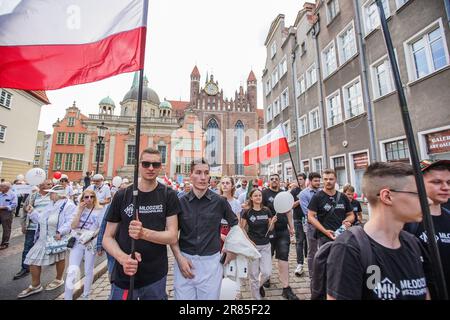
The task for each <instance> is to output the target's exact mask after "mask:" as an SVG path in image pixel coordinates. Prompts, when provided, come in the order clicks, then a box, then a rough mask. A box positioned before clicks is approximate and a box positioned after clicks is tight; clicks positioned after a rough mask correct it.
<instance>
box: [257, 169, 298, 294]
mask: <svg viewBox="0 0 450 320" xmlns="http://www.w3.org/2000/svg"><path fill="white" fill-rule="evenodd" d="M280 192H282V191H281V190H280V176H279V175H278V174H276V173H275V174H271V175H270V177H269V188H268V189H266V190H263V192H262V196H263V202H262V203H263V206H265V207H267V208H269V209H270V210H271V211H272V215H273V216H274V220H275V228H274V235H273V238H271V239H270V243H271V244H272V255H274V254H275V258H276V259H278V271H279V277H280V282H281V284H282V286H283V291H282V294H281V295H282V296H283V297H284V298H286V299H288V300H299V299H298V297H297V296H296V295H295V293H294V292H293V291H292V288H291V287H290V286H289V263H288V260H289V247H290V245H291V234H293V233H294V223H293V219H292V211H289V212H278V213H277V212H276V211H275V208H274V206H273V202H274V200H275V197H276V195H277V194H278V193H280ZM264 286H265V287H266V288H267V287H269V286H270V279H269V280H267V281H266V283H264Z"/></svg>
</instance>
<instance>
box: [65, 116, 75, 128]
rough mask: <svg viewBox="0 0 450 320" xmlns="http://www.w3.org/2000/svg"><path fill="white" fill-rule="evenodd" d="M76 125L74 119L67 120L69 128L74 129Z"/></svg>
mask: <svg viewBox="0 0 450 320" xmlns="http://www.w3.org/2000/svg"><path fill="white" fill-rule="evenodd" d="M74 125H75V118H74V117H69V118H67V126H68V127H73V126H74Z"/></svg>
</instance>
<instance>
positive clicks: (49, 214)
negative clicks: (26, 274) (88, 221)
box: [17, 185, 76, 298]
mask: <svg viewBox="0 0 450 320" xmlns="http://www.w3.org/2000/svg"><path fill="white" fill-rule="evenodd" d="M45 191H47V192H48V193H49V194H50V200H51V203H50V204H49V205H48V206H47V207H46V208H44V210H42V211H40V212H39V211H37V210H34V208H33V207H31V206H29V207H28V208H27V212H29V213H28V214H29V218H30V219H31V221H33V222H34V223H38V224H39V232H36V234H37V235H38V237H39V238H38V240H37V241H36V242H35V244H34V246H33V247H32V248H31V250H30V251H29V252H28V254H27V256H26V258H25V262H24V263H25V264H27V265H29V266H30V271H31V285H30V286H29V287H28V288H26V289H25V290H23V291H22V292H21V293H19V295H18V296H17V297H18V298H25V297H28V296H30V295H32V294H35V293H38V292H41V291H42V290H44V288H43V287H42V285H41V271H42V267H43V266H49V265H52V264H55V265H56V279H55V280H53V281H52V282H50V283H49V284H48V285H47V286H46V287H45V290H54V289H56V288H59V287H60V286H61V285H63V284H64V280H63V275H64V268H65V259H66V252H65V251H63V252H60V253H55V254H49V253H48V250H47V244H48V241H47V239H48V238H51V237H53V238H54V239H55V240H60V239H61V238H62V237H64V236H66V235H67V234H69V233H70V223H71V222H72V219H73V215H74V213H75V210H76V206H75V204H74V203H73V201H72V200H69V199H68V198H67V195H66V190H65V188H64V187H63V186H60V185H57V186H54V187H53V188H52V189H49V190H45Z"/></svg>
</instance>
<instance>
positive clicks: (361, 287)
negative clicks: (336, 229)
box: [326, 162, 428, 300]
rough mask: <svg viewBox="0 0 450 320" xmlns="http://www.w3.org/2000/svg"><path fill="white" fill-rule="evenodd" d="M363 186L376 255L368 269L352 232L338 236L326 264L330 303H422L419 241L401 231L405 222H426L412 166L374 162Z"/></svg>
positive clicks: (423, 290) (367, 226)
mask: <svg viewBox="0 0 450 320" xmlns="http://www.w3.org/2000/svg"><path fill="white" fill-rule="evenodd" d="M362 184H363V192H364V194H365V195H366V197H367V199H368V200H369V204H370V207H371V217H370V220H369V221H368V222H367V223H366V224H365V225H364V232H365V234H366V235H367V236H368V239H367V240H368V241H369V243H370V247H371V256H372V257H371V259H370V262H369V265H367V262H366V263H365V262H364V261H362V260H363V255H362V253H361V248H360V246H359V244H358V241H357V239H356V237H355V235H354V234H353V233H352V232H350V231H345V232H344V233H343V234H342V235H341V236H339V237H338V238H337V239H336V241H335V242H334V243H333V244H332V246H331V248H330V254H329V256H328V260H327V268H326V269H327V275H326V277H327V299H329V300H335V299H339V300H341V299H345V300H424V299H425V298H427V297H428V291H427V282H426V279H425V272H424V265H423V261H424V260H423V257H422V254H421V250H420V243H419V241H418V240H417V239H416V238H415V237H414V236H411V235H409V234H408V233H406V232H404V231H402V228H403V226H404V224H405V223H407V222H419V221H421V220H422V212H421V209H420V203H419V196H418V193H417V188H416V184H415V181H414V171H413V169H412V167H411V165H409V164H405V163H382V162H376V163H373V164H371V165H370V166H369V167H368V168H367V170H366V172H365V173H364V176H363V183H362ZM356 228H358V227H356ZM366 254H367V253H366Z"/></svg>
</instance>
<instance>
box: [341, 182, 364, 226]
mask: <svg viewBox="0 0 450 320" xmlns="http://www.w3.org/2000/svg"><path fill="white" fill-rule="evenodd" d="M342 192H343V193H344V194H345V195H346V196H347V199H348V201H350V206H351V207H352V210H353V214H354V215H355V220H354V221H353V225H354V226H357V225H360V224H361V223H362V208H361V204H360V203H359V201H358V200H356V199H355V198H354V196H355V188H354V187H353V186H352V185H350V184H347V185H345V186H344V188H343V189H342Z"/></svg>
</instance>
